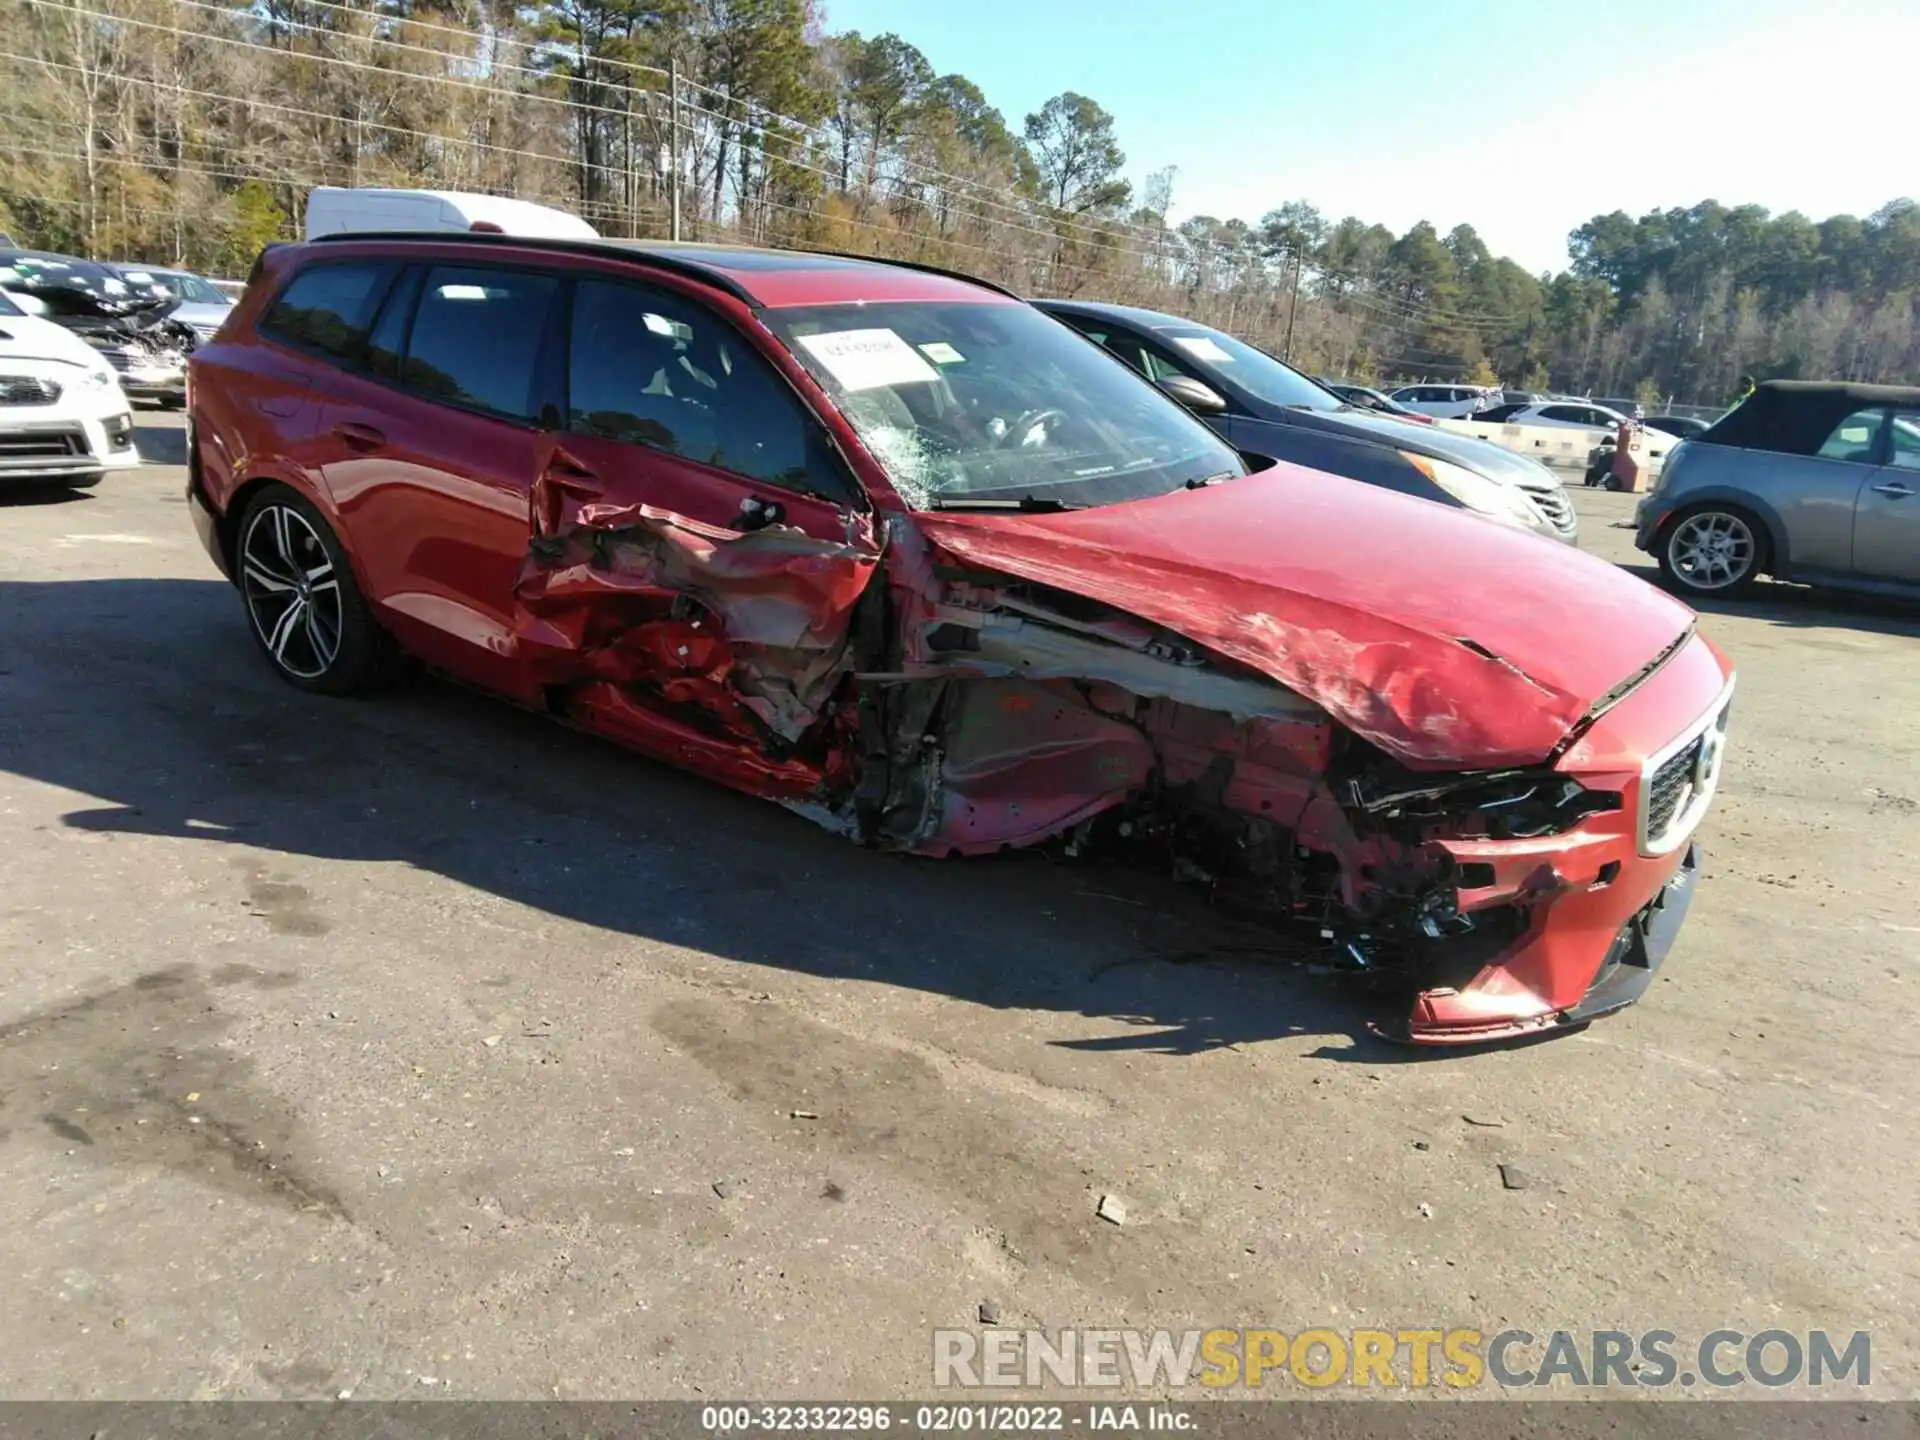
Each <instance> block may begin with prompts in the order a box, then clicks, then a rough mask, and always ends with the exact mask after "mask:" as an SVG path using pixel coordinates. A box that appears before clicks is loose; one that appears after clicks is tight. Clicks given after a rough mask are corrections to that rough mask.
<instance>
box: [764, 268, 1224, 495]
mask: <svg viewBox="0 0 1920 1440" xmlns="http://www.w3.org/2000/svg"><path fill="white" fill-rule="evenodd" d="M768 318H769V322H770V323H771V325H772V326H773V328H774V330H775V332H776V333H777V334H779V335H780V337H781V338H782V339H783V340H785V341H786V342H787V344H788V347H789V348H790V349H791V350H792V351H793V353H794V354H795V355H796V356H798V357H799V359H800V361H801V363H802V364H804V365H805V366H806V367H807V368H808V370H810V371H811V372H812V373H813V375H814V378H816V379H817V380H819V382H820V383H821V384H822V385H823V386H825V387H826V389H827V390H828V392H829V393H830V394H832V395H833V397H834V400H835V401H836V402H837V403H838V404H839V406H840V408H841V410H842V411H843V412H844V413H845V414H846V415H847V417H848V419H849V420H851V421H852V422H853V425H854V428H855V429H857V430H858V431H859V432H860V438H861V439H862V440H864V441H865V442H866V443H867V446H868V448H869V449H870V450H872V451H873V453H874V455H875V457H876V458H877V459H878V460H879V461H880V463H881V464H882V465H883V466H884V467H885V468H886V471H887V478H888V479H889V480H891V481H892V482H893V487H894V489H895V490H897V491H899V493H900V496H901V498H902V499H904V500H905V501H906V502H907V503H908V504H909V505H912V506H913V507H914V508H915V509H919V510H950V509H967V508H974V507H978V508H991V509H998V508H1003V507H1004V508H1016V507H1023V508H1029V509H1047V510H1052V509H1078V508H1080V507H1082V506H1087V505H1112V504H1116V503H1118V502H1120V501H1123V500H1141V499H1145V498H1147V497H1148V496H1152V495H1163V494H1165V493H1166V492H1167V491H1169V490H1177V489H1179V488H1180V487H1181V486H1183V485H1198V484H1200V483H1202V482H1205V481H1209V480H1215V479H1220V478H1222V477H1227V476H1235V475H1242V474H1244V473H1245V472H1246V466H1245V464H1244V463H1243V462H1242V461H1241V459H1240V457H1239V456H1238V455H1237V454H1235V453H1234V451H1233V450H1232V449H1230V448H1229V447H1228V446H1227V445H1226V444H1225V443H1223V442H1222V441H1220V440H1218V439H1215V438H1214V436H1213V434H1212V432H1210V431H1209V430H1207V428H1206V427H1205V426H1203V425H1201V424H1200V423H1199V422H1198V421H1196V420H1194V419H1192V418H1190V417H1189V416H1188V415H1187V414H1186V413H1185V412H1184V411H1182V410H1180V409H1178V408H1177V407H1175V406H1173V405H1169V404H1168V403H1167V402H1166V399H1165V398H1164V397H1163V396H1161V395H1158V394H1156V393H1155V392H1154V390H1153V388H1152V387H1151V386H1149V385H1147V384H1146V383H1144V382H1143V381H1141V380H1139V379H1137V378H1136V377H1135V376H1134V375H1133V374H1132V373H1131V372H1130V371H1128V370H1127V369H1126V368H1125V367H1123V366H1122V365H1120V364H1118V363H1117V362H1115V361H1114V360H1113V359H1112V358H1110V357H1109V356H1106V355H1103V354H1102V353H1101V352H1100V351H1098V350H1096V349H1095V348H1094V347H1092V346H1091V345H1088V344H1087V343H1086V342H1085V341H1084V340H1082V339H1080V337H1079V336H1077V335H1075V334H1074V333H1073V332H1072V331H1070V330H1068V329H1067V328H1066V327H1065V326H1063V325H1061V324H1060V323H1059V322H1057V321H1055V320H1052V319H1050V318H1048V317H1047V316H1045V315H1042V314H1040V313H1039V312H1037V311H1034V310H1030V309H1027V308H1026V307H1024V306H1018V305H999V304H976V303H960V304H939V303H931V302H918V301H915V302H898V303H893V304H879V305H862V306H860V307H858V308H857V309H856V308H850V307H847V306H843V305H822V306H814V307H811V308H805V309H796V310H781V311H776V312H774V313H773V314H772V315H770V316H769V317H768Z"/></svg>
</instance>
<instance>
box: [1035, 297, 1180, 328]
mask: <svg viewBox="0 0 1920 1440" xmlns="http://www.w3.org/2000/svg"><path fill="white" fill-rule="evenodd" d="M1033 303H1034V304H1035V305H1037V306H1039V307H1040V308H1041V309H1042V310H1050V311H1054V312H1057V313H1060V314H1065V315H1085V316H1088V317H1090V318H1096V317H1097V318H1102V319H1107V320H1119V321H1122V322H1124V323H1128V324H1132V325H1137V326H1139V327H1140V328H1141V329H1143V330H1212V329H1213V328H1214V327H1213V326H1211V325H1203V324H1201V323H1200V322H1199V321H1198V320H1187V319H1184V318H1182V317H1181V316H1178V315H1169V314H1167V313H1166V312H1165V311H1161V310H1145V309H1142V308H1141V307H1140V306H1138V305H1112V304H1109V303H1107V302H1106V301H1104V300H1051V299H1042V300H1035V301H1034V302H1033Z"/></svg>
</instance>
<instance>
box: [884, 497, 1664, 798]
mask: <svg viewBox="0 0 1920 1440" xmlns="http://www.w3.org/2000/svg"><path fill="white" fill-rule="evenodd" d="M1408 509H1409V507H1408V506H1407V504H1406V500H1405V497H1403V496H1397V495H1393V494H1391V493H1389V492H1386V491H1383V490H1378V489H1376V488H1374V487H1370V486H1366V485H1361V484H1358V483H1353V482H1348V481H1343V480H1340V479H1337V478H1335V477H1331V476H1327V475H1322V474H1318V473H1315V472H1312V471H1306V470H1301V469H1299V468H1298V467H1294V466H1287V465H1276V466H1274V467H1272V468H1271V469H1269V470H1266V471H1262V472H1261V473H1259V474H1257V475H1250V476H1246V477H1244V478H1242V479H1238V480H1234V481H1231V482H1229V483H1226V484H1222V485H1217V486H1210V487H1207V488H1206V489H1204V490H1198V491H1193V492H1181V491H1176V492H1174V493H1173V494H1170V495H1166V496H1162V497H1160V498H1158V499H1153V500H1143V501H1138V502H1136V503H1134V504H1130V505H1114V506H1105V507H1098V508H1094V509H1089V510H1082V511H1073V512H1068V513H1064V514H1058V515H1045V514H1040V515H1017V516H1013V515H971V514H929V515H923V516H918V517H916V519H917V522H918V523H919V525H920V526H921V527H922V528H923V529H924V530H925V531H926V533H927V536H928V538H929V539H930V540H932V541H933V542H934V544H936V545H937V546H939V547H941V548H942V549H944V550H946V551H947V552H948V553H950V554H951V555H953V556H955V557H957V558H959V559H961V560H964V561H967V562H970V563H974V564H978V565H981V566H984V567H990V568H992V569H995V570H999V571H1002V572H1005V573H1008V574H1011V575H1015V576H1019V577H1021V578H1023V579H1027V580H1032V581H1036V582H1039V583H1041V584H1045V585H1048V586H1052V587H1055V588H1057V589H1060V590H1063V591H1067V592H1070V593H1072V594H1076V595H1081V596H1086V597H1089V598H1092V599H1096V600H1100V601H1104V602H1105V603H1107V604H1110V605H1113V606H1115V607H1117V608H1119V609H1121V610H1123V611H1126V612H1128V613H1129V614H1132V615H1135V616H1138V617H1140V618H1142V619H1144V620H1149V621H1152V622H1154V623H1155V624H1158V625H1164V626H1166V627H1167V628H1168V629H1170V630H1173V631H1175V632H1177V633H1179V634H1181V635H1184V636H1186V637H1188V638H1190V639H1192V640H1194V641H1196V642H1197V643H1199V644H1201V645H1205V646H1207V647H1208V648H1210V649H1212V650H1214V651H1216V652H1217V653H1219V654H1221V655H1223V656H1226V657H1227V658H1229V659H1232V660H1236V661H1238V662H1240V663H1241V664H1244V665H1247V666H1249V667H1251V668H1253V669H1255V670H1258V671H1260V672H1261V673H1262V674H1265V675H1269V676H1271V677H1272V678H1274V679H1275V680H1278V681H1279V682H1280V683H1281V684H1283V685H1285V686H1287V687H1288V688H1289V689H1292V690H1294V691H1296V692H1298V693H1299V694H1301V695H1304V696H1305V697H1307V698H1308V699H1309V700H1312V701H1314V702H1316V703H1317V704H1319V705H1322V706H1324V707H1325V708H1326V709H1327V710H1328V711H1330V712H1331V713H1332V714H1333V715H1334V716H1335V717H1336V718H1338V719H1339V720H1340V721H1341V722H1342V723H1343V724H1345V725H1346V726H1347V727H1348V728H1349V729H1351V730H1352V731H1354V733H1356V734H1358V735H1360V736H1362V737H1363V738H1365V739H1367V740H1370V741H1372V742H1373V743H1375V744H1377V745H1379V746H1380V747H1381V748H1382V749H1385V750H1386V751H1388V752H1389V753H1390V754H1393V755H1395V756H1396V757H1398V758H1400V759H1401V760H1403V761H1404V762H1406V763H1408V764H1410V765H1420V766H1424V767H1435V768H1438V767H1459V768H1469V769H1483V768H1493V767H1497V766H1503V765H1512V764H1524V763H1530V762H1537V761H1540V760H1542V759H1543V758H1545V757H1546V756H1548V755H1549V754H1551V753H1552V752H1553V751H1554V749H1555V748H1556V747H1557V746H1558V745H1560V744H1561V743H1562V742H1563V741H1564V740H1566V739H1567V737H1568V736H1569V735H1570V734H1572V733H1573V732H1574V730H1575V729H1576V727H1577V726H1579V725H1580V724H1581V722H1582V720H1583V718H1584V717H1585V715H1586V714H1587V711H1588V709H1589V707H1590V706H1592V705H1593V704H1594V702H1595V701H1596V700H1597V699H1598V698H1599V697H1600V696H1602V695H1604V694H1605V693H1606V692H1607V691H1608V690H1610V689H1611V688H1612V687H1614V686H1615V685H1617V684H1618V683H1619V682H1620V681H1621V680H1622V679H1623V678H1624V677H1626V676H1629V675H1631V674H1633V673H1634V672H1635V671H1636V670H1637V669H1638V668H1640V667H1641V666H1642V665H1643V664H1644V663H1645V660H1646V657H1647V656H1648V655H1651V654H1656V653H1658V652H1660V651H1661V650H1663V649H1665V648H1667V647H1668V646H1669V645H1670V644H1671V643H1672V641H1673V640H1674V638H1675V637H1676V636H1678V635H1680V634H1681V633H1682V632H1683V631H1684V630H1685V628H1686V626H1687V625H1688V624H1689V623H1690V619H1691V616H1690V612H1689V611H1688V610H1687V609H1686V607H1685V606H1684V605H1681V604H1680V603H1679V602H1677V601H1669V600H1665V599H1664V598H1660V599H1653V600H1650V599H1649V596H1648V593H1647V587H1646V586H1645V585H1644V584H1643V583H1642V582H1641V581H1639V580H1637V579H1635V578H1634V577H1632V576H1629V575H1626V574H1623V573H1621V572H1620V571H1619V570H1617V569H1616V568H1615V567H1613V566H1611V565H1607V564H1605V563H1603V562H1601V561H1598V560H1595V559H1593V558H1592V557H1589V556H1584V555H1581V554H1578V553H1569V552H1568V551H1567V549H1566V547H1564V546H1560V545H1554V544H1550V543H1544V542H1543V543H1541V544H1540V545H1538V546H1534V545H1516V544H1514V543H1513V537H1512V536H1510V535H1508V534H1506V533H1505V532H1503V531H1501V530H1499V529H1498V528H1497V527H1491V526H1488V525H1486V524H1485V522H1484V521H1481V520H1479V519H1478V518H1476V517H1473V516H1469V515H1456V514H1455V513H1454V512H1452V511H1447V510H1444V509H1442V508H1440V507H1431V510H1430V511H1429V508H1428V507H1420V508H1419V511H1418V513H1417V514H1415V515H1413V516H1411V517H1410V516H1409V514H1408ZM1411 521H1417V522H1418V523H1417V524H1415V523H1410V522H1411ZM1335 557H1337V560H1336V559H1335ZM1570 570H1571V571H1572V572H1573V574H1572V576H1571V579H1572V581H1573V582H1574V584H1575V585H1577V587H1578V592H1579V594H1580V609H1579V610H1578V612H1576V613H1569V612H1568V611H1567V610H1566V609H1565V608H1564V606H1563V605H1560V604H1546V603H1541V600H1542V599H1544V598H1548V597H1552V598H1555V599H1559V598H1563V597H1565V596H1566V595H1567V594H1568V593H1569V589H1570V584H1569V581H1570V576H1569V571H1570ZM1536 597H1538V598H1536ZM1568 627H1577V628H1578V631H1579V635H1578V643H1577V644H1573V643H1568V642H1569V634H1568ZM1463 635H1464V636H1465V638H1467V639H1469V640H1471V641H1473V642H1474V643H1473V645H1471V646H1469V645H1465V644H1462V643H1461V639H1462V637H1463Z"/></svg>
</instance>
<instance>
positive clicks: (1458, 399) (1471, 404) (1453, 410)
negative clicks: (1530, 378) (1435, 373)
mask: <svg viewBox="0 0 1920 1440" xmlns="http://www.w3.org/2000/svg"><path fill="white" fill-rule="evenodd" d="M1387 398H1388V399H1389V400H1391V401H1393V403H1394V404H1396V405H1404V406H1406V407H1407V409H1409V410H1418V411H1419V412H1420V413H1421V414H1422V415H1431V416H1432V417H1433V418H1434V419H1436V420H1471V419H1472V418H1473V417H1475V416H1476V415H1478V414H1479V413H1480V412H1481V411H1482V410H1485V409H1487V408H1488V407H1489V406H1492V405H1498V404H1499V403H1500V400H1501V395H1500V392H1499V391H1498V390H1490V389H1488V388H1487V387H1486V386H1484V385H1402V386H1401V387H1400V388H1399V389H1398V390H1395V391H1393V392H1392V393H1390V394H1389V395H1388V396H1387Z"/></svg>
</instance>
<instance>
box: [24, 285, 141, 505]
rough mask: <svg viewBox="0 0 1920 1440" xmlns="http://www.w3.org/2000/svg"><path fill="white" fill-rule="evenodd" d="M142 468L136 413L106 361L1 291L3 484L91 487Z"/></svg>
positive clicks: (70, 332) (65, 330)
mask: <svg viewBox="0 0 1920 1440" xmlns="http://www.w3.org/2000/svg"><path fill="white" fill-rule="evenodd" d="M139 463H140V455H139V452H138V451H136V450H135V449H134V448H133V411H132V408H131V407H130V406H129V405H128V404H127V397H126V393H125V392H124V391H123V390H121V388H120V377H119V376H117V375H115V374H114V373H113V371H112V370H110V369H109V368H108V367H107V362H106V360H105V358H104V357H103V356H102V355H101V354H100V352H99V351H98V350H95V349H94V348H93V347H92V346H91V345H89V344H87V342H86V341H84V340H82V339H81V338H80V337H79V336H78V335H75V334H74V333H73V332H72V331H71V330H68V329H66V328H65V327H64V326H60V325H56V324H54V323H53V322H52V321H51V320H42V319H40V318H39V317H37V316H33V315H29V314H27V313H26V311H24V310H22V309H21V308H20V307H19V306H18V305H16V304H14V303H13V301H12V300H11V299H10V298H9V297H8V296H7V295H6V294H5V293H0V485H8V484H12V483H14V482H17V481H18V482H25V481H31V482H36V483H46V482H53V483H56V484H62V485H74V486H81V485H91V484H93V483H94V482H95V481H96V480H98V479H99V478H100V476H101V474H102V473H103V472H105V471H108V470H130V469H132V468H133V467H134V466H136V465H138V464H139Z"/></svg>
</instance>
